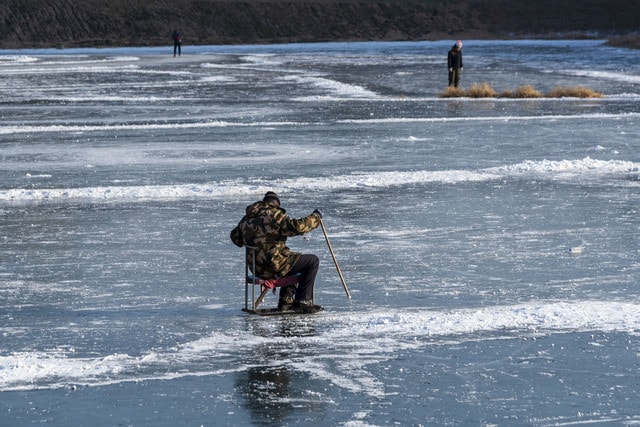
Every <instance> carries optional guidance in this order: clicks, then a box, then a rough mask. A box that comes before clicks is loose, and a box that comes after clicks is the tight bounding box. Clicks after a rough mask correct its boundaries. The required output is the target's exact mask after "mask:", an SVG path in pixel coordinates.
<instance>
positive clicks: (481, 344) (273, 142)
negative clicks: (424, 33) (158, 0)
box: [0, 40, 640, 426]
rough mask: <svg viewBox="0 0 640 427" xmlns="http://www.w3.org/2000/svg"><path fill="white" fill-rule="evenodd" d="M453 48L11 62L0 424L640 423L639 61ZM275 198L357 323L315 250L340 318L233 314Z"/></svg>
mask: <svg viewBox="0 0 640 427" xmlns="http://www.w3.org/2000/svg"><path fill="white" fill-rule="evenodd" d="M450 44H451V43H450V42H448V41H443V42H420V43H326V44H322V43H320V44H304V45H279V46H203V47H189V46H184V52H183V53H184V55H183V56H182V57H181V58H173V57H172V56H171V55H170V51H169V50H168V49H161V48H122V49H118V48H115V49H75V50H67V49H44V50H25V51H3V52H0V75H2V79H0V92H1V93H2V102H1V103H0V117H2V120H1V121H0V160H1V162H0V176H1V178H2V179H0V224H1V227H0V228H1V229H2V235H1V236H0V334H1V335H0V336H1V341H0V342H1V343H2V345H0V391H1V392H2V398H3V399H2V400H1V403H0V410H2V412H3V414H5V415H6V416H4V417H3V422H6V420H8V425H12V426H13V425H15V426H18V425H31V424H35V423H38V424H43V423H44V424H53V425H80V424H82V423H84V422H85V421H86V420H87V419H89V418H90V419H91V420H92V423H93V424H95V425H114V424H127V425H167V426H169V425H170V426H174V425H211V423H212V422H213V421H212V420H215V425H310V426H316V425H317V426H325V425H345V426H382V425H416V426H417V425H447V424H448V425H539V426H542V425H574V424H616V425H630V424H637V423H638V422H640V412H639V410H638V408H640V402H639V398H638V396H640V390H638V381H637V377H638V369H637V366H638V355H639V354H640V337H639V331H640V314H638V313H640V310H639V308H640V307H639V305H640V301H639V299H638V292H637V287H638V279H639V278H640V262H638V256H639V255H640V252H639V251H640V250H639V249H638V248H639V247H640V245H639V244H640V239H639V238H638V235H637V231H638V229H639V225H640V224H639V220H638V218H639V216H638V206H639V205H640V204H639V203H640V196H639V195H638V194H639V193H638V191H637V190H638V185H639V183H640V180H639V179H638V177H639V171H640V154H638V153H639V151H638V147H637V144H638V129H639V128H638V121H639V120H640V112H639V111H638V101H639V100H640V93H639V92H638V88H637V83H638V78H639V77H640V75H639V74H638V69H637V64H638V63H639V60H640V57H639V56H638V55H639V54H638V53H637V52H636V51H626V50H622V49H616V48H611V47H607V46H605V45H604V44H603V42H602V41H598V40H590V41H565V40H563V41H533V40H531V41H471V40H469V41H465V43H464V46H465V47H464V54H465V65H466V66H465V71H464V74H463V77H462V84H463V85H464V86H465V87H468V86H470V85H471V84H472V83H474V82H485V81H486V82H489V83H491V84H492V85H493V86H494V88H495V89H496V90H497V91H501V90H504V89H515V88H517V87H518V86H519V85H523V84H532V85H534V86H535V87H536V89H538V90H540V91H542V92H547V91H548V90H550V89H552V88H554V87H556V86H558V85H563V86H577V85H582V86H586V87H590V88H592V89H594V90H597V91H600V92H603V93H604V94H605V97H604V98H601V99H594V100H589V99H571V98H563V99H544V98H543V99H535V100H507V99H492V100H489V99H443V98H440V97H439V94H440V93H441V92H442V91H443V90H444V89H445V84H446V66H443V64H444V61H443V58H444V57H446V51H447V50H448V48H449V47H450ZM268 190H275V191H277V192H278V193H279V194H280V198H281V200H282V201H283V205H284V206H285V207H286V208H287V211H288V212H289V214H291V215H292V216H294V217H300V216H303V215H307V214H308V213H310V212H311V211H312V210H313V209H315V208H321V209H322V210H323V212H324V214H325V218H326V219H325V224H326V226H327V229H328V233H329V235H330V236H331V241H332V245H333V247H334V250H335V252H336V256H337V258H338V259H339V262H340V265H341V267H342V269H343V272H344V275H345V278H346V281H347V283H348V285H349V289H350V291H351V294H352V296H353V305H351V304H349V302H348V300H347V298H346V297H345V295H344V292H343V289H342V286H341V284H340V281H339V279H338V275H337V272H336V271H335V269H334V268H333V263H332V260H331V257H330V254H329V253H328V249H327V245H326V242H325V240H324V238H323V236H322V234H321V233H319V232H317V231H314V232H312V233H310V234H309V235H307V236H305V237H304V238H294V239H290V240H289V244H290V246H291V247H292V248H293V249H294V250H297V251H303V252H311V253H316V254H318V255H319V256H320V258H321V272H320V275H319V277H318V282H317V287H316V299H317V300H318V302H319V303H320V304H322V305H323V306H325V308H326V311H325V312H323V313H322V314H319V315H316V316H310V317H300V316H298V317H282V318H269V319H264V318H255V317H251V316H248V315H246V314H244V313H242V312H241V311H240V308H241V307H242V306H243V303H244V295H243V287H242V275H243V269H244V264H243V260H242V258H243V257H242V251H241V250H239V249H238V248H236V247H235V246H233V245H232V244H231V243H230V241H229V239H228V235H229V231H230V230H231V229H232V228H233V226H234V225H235V224H236V223H237V221H238V220H239V219H240V217H241V216H242V214H243V212H244V208H245V206H246V205H248V204H249V203H251V202H253V201H255V200H256V199H258V198H260V197H261V196H262V195H263V194H264V193H265V192H266V191H268ZM276 301H277V299H276V296H273V295H271V294H269V295H268V296H267V299H266V301H265V305H267V306H270V305H275V303H276ZM7 414H8V415H7ZM87 417H89V418H87Z"/></svg>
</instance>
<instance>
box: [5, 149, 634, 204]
mask: <svg viewBox="0 0 640 427" xmlns="http://www.w3.org/2000/svg"><path fill="white" fill-rule="evenodd" d="M639 172H640V163H637V162H629V161H621V160H596V159H591V158H589V157H586V158H584V159H579V160H559V161H552V160H541V161H529V160H526V161H523V162H521V163H517V164H513V165H505V166H499V167H493V168H486V169H479V170H475V171H474V170H442V171H431V170H422V171H396V172H389V171H385V172H367V173H353V174H348V175H340V176H319V177H297V178H288V179H280V180H253V181H248V182H239V181H220V182H211V183H203V184H175V185H143V186H104V187H79V188H40V189H37V188H36V189H24V188H16V189H7V190H1V191H0V204H21V203H26V204H28V203H36V204H38V203H61V202H85V201H91V202H93V203H99V202H137V201H140V202H145V201H164V200H186V199H202V198H204V199H219V198H225V197H238V196H251V195H260V194H263V193H264V192H266V191H268V190H270V189H273V188H278V189H280V191H283V190H286V191H290V192H297V191H307V190H320V191H335V190H346V189H367V188H389V187H394V186H401V185H412V184H429V183H439V184H456V183H464V182H481V181H491V180H497V179H507V178H509V177H519V176H526V175H531V176H535V177H536V178H538V179H562V178H567V179H568V178H575V177H581V178H598V177H600V176H610V175H623V176H624V175H630V174H638V173H639Z"/></svg>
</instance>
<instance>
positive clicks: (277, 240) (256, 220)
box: [230, 191, 322, 311]
mask: <svg viewBox="0 0 640 427" xmlns="http://www.w3.org/2000/svg"><path fill="white" fill-rule="evenodd" d="M286 212H287V211H286V210H284V209H283V208H281V207H280V198H279V197H278V195H277V194H276V193H274V192H273V191H269V192H267V194H265V196H264V198H263V199H262V200H261V201H258V202H255V203H252V204H251V205H249V206H247V208H246V210H245V216H244V217H243V218H242V219H241V220H240V222H239V223H238V225H237V226H236V227H235V228H234V229H233V230H232V231H231V234H230V237H231V241H232V242H233V243H234V244H235V245H236V246H239V247H243V246H250V247H254V248H256V255H255V261H256V265H255V270H256V271H252V273H253V274H255V275H256V276H258V277H260V278H261V279H265V280H268V279H279V278H281V277H285V276H292V275H295V274H297V273H300V280H299V283H298V287H297V288H294V287H292V286H286V287H282V288H280V300H279V301H278V308H279V309H280V310H286V309H290V308H293V309H294V310H303V311H304V310H308V309H319V308H320V309H321V307H319V306H315V305H314V304H313V302H312V301H313V287H314V284H315V279H316V274H317V273H318V266H319V262H320V261H319V259H318V257H317V256H316V255H313V254H300V253H297V252H293V251H292V250H291V249H289V248H288V247H287V237H292V236H299V235H302V234H305V233H308V232H309V231H311V230H313V229H315V228H317V227H319V226H320V219H322V212H320V211H319V210H318V209H316V210H314V211H313V212H312V213H311V215H308V216H306V217H304V218H300V219H294V218H290V217H289V216H288V215H287V213H286ZM249 256H250V254H249V251H247V257H249ZM251 261H252V260H251V259H248V260H247V262H249V263H250V264H249V265H251V264H252V262H251ZM251 268H252V267H251ZM294 293H295V297H294Z"/></svg>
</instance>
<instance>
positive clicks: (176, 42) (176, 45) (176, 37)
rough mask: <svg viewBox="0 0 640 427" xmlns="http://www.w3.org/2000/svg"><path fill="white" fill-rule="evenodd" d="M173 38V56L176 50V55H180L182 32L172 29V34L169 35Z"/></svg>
mask: <svg viewBox="0 0 640 427" xmlns="http://www.w3.org/2000/svg"><path fill="white" fill-rule="evenodd" d="M171 38H172V39H173V56H174V57H175V56H176V52H178V56H181V55H182V34H180V33H179V32H178V30H173V34H172V35H171Z"/></svg>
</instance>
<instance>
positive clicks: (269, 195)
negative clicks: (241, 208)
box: [262, 191, 280, 206]
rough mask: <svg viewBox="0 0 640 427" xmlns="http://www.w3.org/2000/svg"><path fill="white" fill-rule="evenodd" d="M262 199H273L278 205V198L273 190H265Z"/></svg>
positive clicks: (266, 200) (268, 200)
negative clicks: (265, 192)
mask: <svg viewBox="0 0 640 427" xmlns="http://www.w3.org/2000/svg"><path fill="white" fill-rule="evenodd" d="M262 201H263V202H270V201H275V202H276V203H277V204H278V206H280V198H279V197H278V195H277V194H276V193H274V192H273V191H267V194H265V195H264V199H262Z"/></svg>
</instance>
